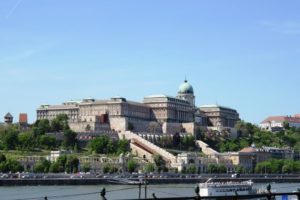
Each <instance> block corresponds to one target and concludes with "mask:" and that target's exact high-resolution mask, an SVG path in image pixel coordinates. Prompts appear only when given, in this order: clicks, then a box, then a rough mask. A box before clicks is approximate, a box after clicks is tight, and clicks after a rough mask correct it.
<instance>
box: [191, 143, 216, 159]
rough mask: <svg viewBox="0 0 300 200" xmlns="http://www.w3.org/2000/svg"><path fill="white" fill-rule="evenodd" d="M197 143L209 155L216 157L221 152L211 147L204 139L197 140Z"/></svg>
mask: <svg viewBox="0 0 300 200" xmlns="http://www.w3.org/2000/svg"><path fill="white" fill-rule="evenodd" d="M196 145H197V146H198V147H200V148H201V149H202V152H203V153H204V154H205V155H208V156H210V157H215V156H216V155H217V154H219V152H217V151H216V150H214V149H212V148H210V147H209V145H208V144H206V143H205V142H203V141H202V140H196Z"/></svg>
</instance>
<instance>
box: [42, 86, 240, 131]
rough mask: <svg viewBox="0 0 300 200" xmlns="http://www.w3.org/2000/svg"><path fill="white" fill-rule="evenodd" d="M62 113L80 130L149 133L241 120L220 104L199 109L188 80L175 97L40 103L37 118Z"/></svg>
mask: <svg viewBox="0 0 300 200" xmlns="http://www.w3.org/2000/svg"><path fill="white" fill-rule="evenodd" d="M62 113H64V114H67V115H68V117H69V125H70V128H71V129H73V130H74V131H77V132H87V131H103V130H115V131H125V130H129V129H130V130H133V131H135V132H149V131H150V129H152V128H151V126H153V124H156V125H157V126H159V129H158V130H160V132H162V133H173V132H174V131H181V130H182V129H185V130H187V131H189V132H194V130H195V128H196V127H197V126H208V125H209V126H215V125H221V126H225V127H226V126H228V127H234V124H235V122H236V121H237V120H239V114H238V113H237V112H236V110H234V109H229V108H225V107H221V106H220V107H218V106H217V107H216V108H213V109H212V108H207V107H200V108H197V107H196V106H195V96H194V90H193V87H192V85H190V84H189V83H188V81H187V80H185V81H184V82H183V83H182V84H181V85H180V86H179V90H178V93H177V96H176V97H172V96H168V95H162V94H159V95H151V96H146V97H144V100H143V102H135V101H129V100H127V99H126V98H123V97H113V98H110V99H108V100H96V99H92V98H88V99H82V100H79V101H68V102H65V103H63V104H62V105H41V106H40V107H39V108H38V109H37V119H38V120H40V119H49V120H52V119H54V118H55V117H56V116H57V115H59V114H62ZM217 122H220V123H219V124H217Z"/></svg>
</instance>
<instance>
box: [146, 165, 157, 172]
mask: <svg viewBox="0 0 300 200" xmlns="http://www.w3.org/2000/svg"><path fill="white" fill-rule="evenodd" d="M144 171H145V172H147V173H150V172H154V171H155V166H154V164H153V163H147V164H146V165H145V166H144Z"/></svg>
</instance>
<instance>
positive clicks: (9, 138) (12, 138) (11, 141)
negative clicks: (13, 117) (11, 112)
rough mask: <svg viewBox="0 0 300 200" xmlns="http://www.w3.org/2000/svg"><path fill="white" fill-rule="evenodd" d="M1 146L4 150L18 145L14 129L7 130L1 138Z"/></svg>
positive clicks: (16, 133) (12, 148)
mask: <svg viewBox="0 0 300 200" xmlns="http://www.w3.org/2000/svg"><path fill="white" fill-rule="evenodd" d="M2 142H3V147H4V149H5V150H14V149H16V147H17V145H18V132H17V131H15V130H8V131H6V133H5V134H4V136H3V138H2Z"/></svg>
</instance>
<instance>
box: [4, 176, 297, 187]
mask: <svg viewBox="0 0 300 200" xmlns="http://www.w3.org/2000/svg"><path fill="white" fill-rule="evenodd" d="M212 179H213V180H214V181H216V182H227V181H247V180H249V179H251V180H252V181H253V182H254V183H273V182H274V183H300V177H289V178H287V177H276V178H262V177H256V178H253V177H251V178H235V179H232V178H212ZM111 180H112V179H111V178H23V179H22V178H7V179H0V186H26V185H103V184H112V182H111ZM129 180H133V181H140V179H139V178H131V179H129ZM146 180H147V183H148V184H197V183H204V182H205V181H206V180H207V178H147V179H146ZM143 181H144V179H143Z"/></svg>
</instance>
